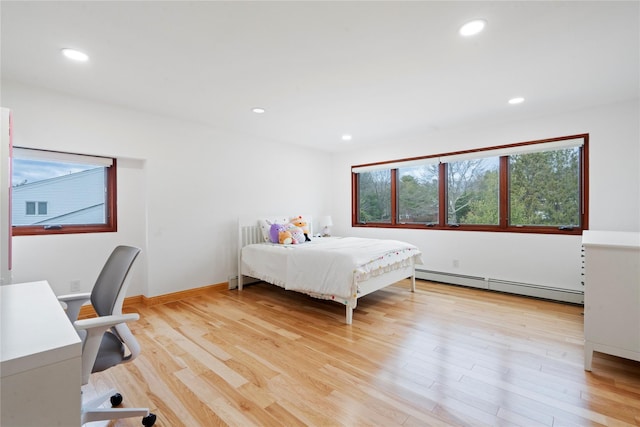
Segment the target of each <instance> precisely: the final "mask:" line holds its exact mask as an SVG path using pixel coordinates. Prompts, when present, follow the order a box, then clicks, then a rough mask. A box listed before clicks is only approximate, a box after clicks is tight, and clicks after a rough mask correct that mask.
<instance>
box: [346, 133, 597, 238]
mask: <svg viewBox="0 0 640 427" xmlns="http://www.w3.org/2000/svg"><path fill="white" fill-rule="evenodd" d="M587 159H588V135H586V134H583V135H573V136H566V137H560V138H552V139H547V140H542V141H532V142H525V143H518V144H511V145H505V146H499V147H490V148H487V149H482V150H470V151H465V152H457V153H447V154H441V155H436V156H429V157H422V158H412V159H406V160H395V161H389V162H381V163H376V164H369V165H361V166H354V167H352V177H353V182H352V190H353V201H352V203H353V205H354V209H353V218H352V224H353V226H355V227H398V228H425V227H429V228H439V229H455V230H469V231H510V232H529V233H564V234H580V233H581V232H582V230H583V229H586V228H587V226H588V224H587V218H588V215H587V212H586V207H587V183H588V176H587V175H588V167H587V163H588V162H587Z"/></svg>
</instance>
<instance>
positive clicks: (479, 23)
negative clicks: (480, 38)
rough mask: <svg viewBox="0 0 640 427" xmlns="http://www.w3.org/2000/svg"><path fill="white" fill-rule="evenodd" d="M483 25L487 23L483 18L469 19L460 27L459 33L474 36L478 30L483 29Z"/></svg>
mask: <svg viewBox="0 0 640 427" xmlns="http://www.w3.org/2000/svg"><path fill="white" fill-rule="evenodd" d="M485 25H487V21H485V20H484V19H475V20H473V21H469V22H467V23H466V24H464V25H463V26H462V27H460V35H461V36H465V37H469V36H475V35H476V34H478V33H479V32H480V31H482V30H484V27H485Z"/></svg>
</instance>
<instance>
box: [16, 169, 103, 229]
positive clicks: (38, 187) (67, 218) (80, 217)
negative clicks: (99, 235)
mask: <svg viewBox="0 0 640 427" xmlns="http://www.w3.org/2000/svg"><path fill="white" fill-rule="evenodd" d="M104 180H105V170H104V168H102V167H98V168H94V169H89V170H86V171H82V172H75V173H70V174H68V175H63V176H59V177H55V178H50V179H45V180H42V181H36V182H33V183H27V184H23V185H17V186H14V187H13V189H12V191H13V203H12V206H11V213H12V216H13V218H12V222H13V225H35V224H50V225H54V224H55V225H58V224H60V225H62V224H104V222H105V219H106V218H105V192H104Z"/></svg>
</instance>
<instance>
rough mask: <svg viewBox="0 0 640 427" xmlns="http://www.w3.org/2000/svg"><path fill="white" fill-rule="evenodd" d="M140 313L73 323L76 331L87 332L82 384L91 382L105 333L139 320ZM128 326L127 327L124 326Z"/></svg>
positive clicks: (83, 351) (83, 349)
mask: <svg viewBox="0 0 640 427" xmlns="http://www.w3.org/2000/svg"><path fill="white" fill-rule="evenodd" d="M139 318H140V315H139V314H138V313H127V314H112V315H110V316H100V317H93V318H91V319H82V320H76V321H75V322H73V325H74V326H75V328H76V330H78V331H82V330H84V331H86V332H87V335H86V337H85V338H84V341H83V343H82V384H83V385H84V384H87V383H88V382H89V376H90V375H91V370H92V368H93V365H94V364H95V362H96V357H97V355H98V351H99V350H100V343H101V342H102V336H103V335H104V333H105V332H106V331H107V330H108V329H110V328H112V327H115V328H118V325H124V324H125V323H126V322H130V321H133V320H138V319H139ZM124 326H126V325H124Z"/></svg>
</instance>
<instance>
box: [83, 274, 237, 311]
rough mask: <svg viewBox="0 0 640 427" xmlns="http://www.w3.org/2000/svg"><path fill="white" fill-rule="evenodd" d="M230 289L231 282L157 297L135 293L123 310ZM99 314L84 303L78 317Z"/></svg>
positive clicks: (127, 298)
mask: <svg viewBox="0 0 640 427" xmlns="http://www.w3.org/2000/svg"><path fill="white" fill-rule="evenodd" d="M228 289H229V283H227V282H224V283H218V284H216V285H208V286H202V287H200V288H194V289H187V290H184V291H178V292H172V293H170V294H164V295H158V296H155V297H146V296H144V295H134V296H130V297H126V298H125V299H124V303H123V304H122V310H123V311H125V312H127V311H129V310H127V309H131V308H132V307H135V306H139V305H140V304H142V305H144V306H147V307H149V306H154V305H161V304H168V303H171V302H176V301H180V300H183V299H185V298H191V297H195V296H198V295H202V294H205V293H208V292H220V291H226V290H228ZM96 316H97V314H96V312H95V310H94V309H93V307H92V306H91V305H90V304H87V305H83V306H82V307H81V308H80V314H79V315H78V319H88V318H91V317H96Z"/></svg>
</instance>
